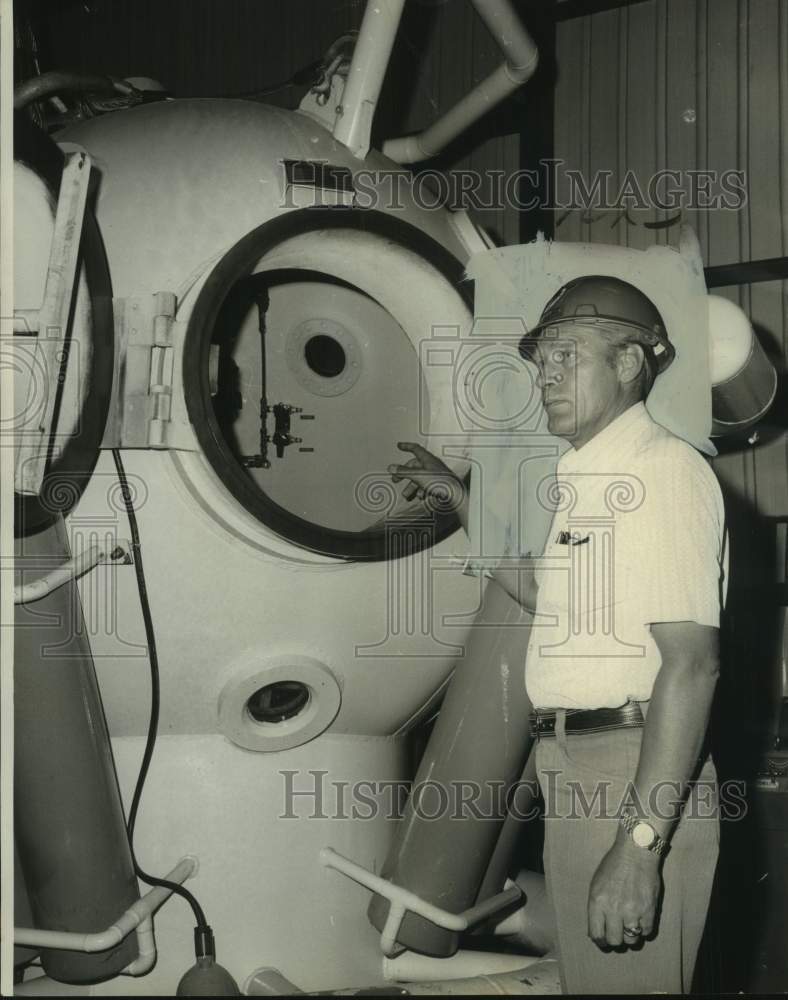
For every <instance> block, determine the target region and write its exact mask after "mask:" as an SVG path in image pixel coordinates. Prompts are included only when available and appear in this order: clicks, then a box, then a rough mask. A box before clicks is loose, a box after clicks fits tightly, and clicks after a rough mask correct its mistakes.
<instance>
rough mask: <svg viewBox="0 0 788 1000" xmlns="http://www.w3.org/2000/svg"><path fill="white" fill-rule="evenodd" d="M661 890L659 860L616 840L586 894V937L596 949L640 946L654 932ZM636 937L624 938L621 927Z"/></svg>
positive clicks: (644, 851)
mask: <svg viewBox="0 0 788 1000" xmlns="http://www.w3.org/2000/svg"><path fill="white" fill-rule="evenodd" d="M661 891H662V876H661V875H660V859H659V858H658V857H657V855H655V854H652V853H651V852H650V851H647V850H645V849H644V848H642V847H637V846H636V845H635V844H631V843H629V842H627V841H621V840H617V841H616V843H615V844H614V845H613V847H611V848H610V850H609V851H608V852H607V854H606V855H605V856H604V858H603V859H602V861H601V862H600V864H599V867H598V868H597V870H596V872H595V874H594V877H593V879H592V880H591V888H590V890H589V893H588V936H589V937H590V938H591V939H592V940H593V941H594V942H596V944H597V945H599V947H600V948H608V947H611V948H618V947H620V946H621V945H628V946H630V947H632V946H636V945H638V944H640V942H641V941H642V939H643V938H647V937H648V936H649V935H650V934H651V933H652V932H653V930H654V927H655V925H656V920H657V907H658V905H659V899H660V893H661ZM625 927H630V928H639V929H640V932H641V933H640V934H637V935H625V934H624V928H625Z"/></svg>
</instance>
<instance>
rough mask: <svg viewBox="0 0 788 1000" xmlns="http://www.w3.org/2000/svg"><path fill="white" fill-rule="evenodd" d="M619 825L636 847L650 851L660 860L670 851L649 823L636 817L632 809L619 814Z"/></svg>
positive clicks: (666, 843)
mask: <svg viewBox="0 0 788 1000" xmlns="http://www.w3.org/2000/svg"><path fill="white" fill-rule="evenodd" d="M621 825H622V826H623V827H624V829H625V830H626V831H627V833H628V834H629V837H630V839H631V840H632V842H633V843H634V844H635V845H636V846H637V847H642V848H644V849H645V850H646V851H651V853H652V854H656V855H657V856H658V857H660V858H661V857H664V856H665V855H666V854H667V853H668V851H669V850H670V845H669V844H668V842H667V841H666V840H663V839H662V837H660V835H659V834H658V833H657V831H656V830H655V829H654V827H653V826H652V825H651V823H649V822H647V821H646V820H644V819H640V818H639V817H638V816H636V815H635V811H634V810H633V809H625V810H624V811H623V812H622V813H621Z"/></svg>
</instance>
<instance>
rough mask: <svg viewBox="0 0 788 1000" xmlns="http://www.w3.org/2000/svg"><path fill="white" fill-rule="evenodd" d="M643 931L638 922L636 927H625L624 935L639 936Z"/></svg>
mask: <svg viewBox="0 0 788 1000" xmlns="http://www.w3.org/2000/svg"><path fill="white" fill-rule="evenodd" d="M642 933H643V928H642V927H641V926H640V924H638V925H637V926H636V927H625V928H624V937H631V938H637V937H640V936H641V934H642Z"/></svg>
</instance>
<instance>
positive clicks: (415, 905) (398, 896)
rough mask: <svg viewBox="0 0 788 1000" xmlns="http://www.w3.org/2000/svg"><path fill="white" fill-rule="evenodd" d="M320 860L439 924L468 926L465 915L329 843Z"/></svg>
mask: <svg viewBox="0 0 788 1000" xmlns="http://www.w3.org/2000/svg"><path fill="white" fill-rule="evenodd" d="M320 860H321V862H322V863H323V864H324V865H325V866H326V867H327V868H335V869H336V870H337V871H338V872H342V874H343V875H347V876H348V878H352V879H353V881H354V882H359V883H360V884H361V885H363V886H365V887H366V888H367V889H371V890H372V891H373V892H377V893H378V894H379V895H381V896H385V897H386V899H388V900H390V901H391V902H392V903H398V904H399V905H400V906H402V907H404V908H405V909H407V910H411V911H412V912H413V913H418V915H419V916H420V917H424V918H425V919H426V920H431V921H432V923H434V924H437V925H438V926H439V927H445V928H446V930H449V931H464V930H467V929H468V921H467V920H466V919H465V918H464V917H463V916H461V915H459V914H454V913H447V912H446V910H441V909H440V908H439V907H437V906H433V905H432V903H428V902H427V901H426V900H424V899H421V897H420V896H417V895H416V894H415V893H414V892H411V891H410V890H409V889H403V888H402V887H401V886H399V885H394V883H393V882H389V881H388V880H387V879H385V878H381V877H380V876H379V875H373V874H372V872H368V871H367V870H366V868H362V867H361V865H357V864H356V863H355V862H354V861H350V860H349V859H348V858H344V857H342V855H341V854H337V852H336V851H334V850H332V849H331V848H330V847H324V848H323V850H322V851H321V852H320Z"/></svg>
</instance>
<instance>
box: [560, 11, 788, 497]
mask: <svg viewBox="0 0 788 1000" xmlns="http://www.w3.org/2000/svg"><path fill="white" fill-rule="evenodd" d="M557 62H558V83H557V88H556V94H555V155H556V157H557V158H558V159H561V160H564V161H565V167H564V168H562V170H563V169H565V168H566V167H568V168H571V169H576V170H579V171H581V172H582V174H583V176H584V177H585V179H586V185H587V186H590V185H591V183H592V179H593V177H594V175H595V173H596V172H597V171H602V170H609V171H611V172H612V178H611V185H610V186H611V190H612V192H614V195H615V192H617V191H618V190H619V189H620V186H621V185H622V184H623V182H624V181H625V179H626V172H627V170H633V171H634V172H635V175H636V177H637V179H638V182H639V186H640V187H641V188H643V189H644V191H647V188H648V183H649V179H650V178H651V177H652V176H653V175H654V174H655V173H656V172H657V171H659V170H666V169H669V170H677V171H681V172H683V174H684V177H685V178H687V175H686V172H687V171H691V170H703V171H705V170H715V171H718V172H720V173H722V172H724V171H744V172H745V173H746V194H747V198H746V202H745V204H743V205H742V206H741V207H740V208H738V209H730V208H727V209H726V208H718V209H712V210H702V211H694V210H687V211H685V212H684V213H683V216H682V219H683V220H686V221H688V222H690V224H692V225H693V226H694V228H695V230H696V232H697V233H698V236H699V239H700V243H701V247H702V249H703V255H704V260H705V263H706V265H707V266H709V265H716V264H728V263H731V262H737V261H748V260H759V259H765V258H770V257H781V256H785V255H786V254H788V3H786V0H646V2H641V3H635V4H633V5H632V6H630V7H626V8H621V9H619V10H612V11H608V12H604V13H598V14H594V15H591V16H587V17H582V18H577V19H574V20H569V21H565V22H563V23H561V24H559V26H558V35H557ZM685 183H687V184H688V183H689V181H688V179H687V180H686V181H685ZM663 190H664V189H663ZM712 190H713V191H714V190H715V188H714V187H712ZM559 192H562V199H563V200H565V201H568V197H567V196H568V193H569V192H568V187H567V186H566V184H562V185H560V186H559ZM728 200H729V201H733V200H735V199H733V198H729V199H728ZM676 214H677V213H676V212H675V211H672V210H666V211H662V210H659V209H654V208H649V209H637V208H635V209H632V210H630V212H629V217H628V218H627V217H622V216H621V214H620V213H617V212H615V211H609V212H607V213H605V212H602V211H595V210H592V211H590V212H583V211H582V210H579V209H576V210H569V209H566V210H562V209H559V210H558V211H557V212H556V218H555V237H556V239H561V240H564V239H565V240H589V241H598V242H603V243H611V242H613V243H620V244H623V245H627V246H632V247H645V246H648V245H650V244H652V243H654V242H660V243H665V242H675V237H676V235H677V232H678V226H677V225H673V226H667V227H666V228H652V227H654V226H655V225H656V226H659V225H663V226H664V225H665V224H666V223H668V222H670V221H671V220H672V219H673V218H675V216H676ZM715 291H717V292H718V293H719V294H722V295H725V296H726V297H728V298H730V299H732V300H733V301H735V302H738V303H739V304H740V305H741V306H742V307H743V308H744V309H745V311H746V312H747V313H748V314H749V315H750V317H751V319H752V321H753V323H754V325H755V327H756V329H757V331H758V333H759V335H760V336H761V339H762V342H763V343H764V346H765V347H766V348H767V351H768V352H769V354H770V356H771V357H772V359H773V360H774V361H775V362H776V363H778V364H779V365H780V367H781V370H782V372H783V373H784V371H785V361H786V349H787V348H788V283H786V282H780V281H775V282H766V283H763V284H756V285H749V286H748V285H744V286H741V287H736V288H727V289H716V290H715ZM783 395H784V393H783ZM783 413H784V407H783ZM715 467H716V470H717V473H718V475H719V476H720V478H721V479H722V480H723V482H724V483H725V484H726V485H727V486H728V489H729V491H732V492H733V493H735V494H736V495H737V497H738V498H739V499H740V500H742V501H744V502H746V503H749V504H751V505H752V506H754V507H755V508H756V509H757V510H758V511H759V512H760V513H762V514H766V515H770V516H780V515H782V516H788V476H787V473H786V470H787V469H788V453H787V452H786V444H785V438H784V437H782V438H780V439H778V440H776V441H774V442H772V443H771V444H763V445H759V446H757V447H755V448H753V449H751V450H748V451H738V452H736V453H734V454H726V455H724V456H721V457H720V458H719V459H717V460H716V462H715Z"/></svg>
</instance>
